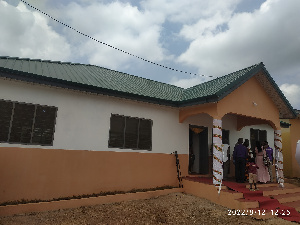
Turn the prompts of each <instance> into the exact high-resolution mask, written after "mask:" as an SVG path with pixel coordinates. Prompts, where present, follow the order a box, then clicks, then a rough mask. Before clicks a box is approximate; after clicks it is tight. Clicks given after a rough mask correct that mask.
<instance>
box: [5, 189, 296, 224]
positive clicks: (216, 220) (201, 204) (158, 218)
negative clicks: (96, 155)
mask: <svg viewBox="0 0 300 225" xmlns="http://www.w3.org/2000/svg"><path fill="white" fill-rule="evenodd" d="M0 224H5V225H11V224H24V225H26V224H30V225H35V224H38V225H40V224H51V225H52V224H73V225H76V224H80V225H82V224H198V225H200V224H205V225H207V224H214V225H216V224H222V225H225V224H244V225H247V224H249V225H250V224H251V225H252V224H266V225H271V224H276V225H277V224H278V225H288V224H295V223H293V222H288V221H285V220H283V219H280V218H272V219H267V220H256V219H254V218H252V217H249V216H232V215H228V209H227V208H225V207H223V206H220V205H216V204H214V203H212V202H210V201H208V200H206V199H202V198H199V197H195V196H192V195H188V194H183V193H173V194H169V195H166V196H160V197H156V198H152V199H147V200H134V201H125V202H120V203H112V204H104V205H96V206H89V207H80V208H76V209H65V210H57V211H49V212H39V213H29V214H21V215H14V216H6V217H0Z"/></svg>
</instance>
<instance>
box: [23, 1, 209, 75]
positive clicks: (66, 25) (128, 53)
mask: <svg viewBox="0 0 300 225" xmlns="http://www.w3.org/2000/svg"><path fill="white" fill-rule="evenodd" d="M20 1H21V2H23V3H24V4H26V5H28V6H29V7H31V8H33V9H35V10H37V11H39V12H40V13H42V14H44V15H45V16H48V17H49V18H50V19H52V20H54V21H56V22H57V23H60V24H62V25H64V26H65V27H68V28H69V29H72V30H74V31H75V32H77V33H79V34H81V35H83V36H85V37H87V38H89V39H91V40H93V41H96V42H98V43H100V44H103V45H106V46H108V47H110V48H113V49H115V50H117V51H120V52H123V53H125V54H127V55H130V56H133V57H136V58H138V59H140V60H143V61H145V62H147V63H151V64H154V65H156V66H160V67H163V68H166V69H169V70H172V71H176V72H180V73H185V74H191V75H195V76H203V77H213V76H207V75H199V74H196V73H194V74H193V73H190V72H186V71H182V70H178V69H174V68H171V67H167V66H164V65H162V64H159V63H156V62H152V61H150V60H147V59H144V58H142V57H140V56H137V55H134V54H131V53H130V52H127V51H124V50H122V49H119V48H116V47H114V46H112V45H109V44H107V43H105V42H103V41H99V40H97V39H95V38H93V37H91V36H89V35H87V34H84V33H82V32H81V31H79V30H77V29H75V28H73V27H71V26H69V25H68V24H65V23H63V22H61V21H59V20H57V19H55V18H54V17H52V16H51V15H49V14H47V13H45V12H43V11H42V10H40V9H38V8H36V7H34V6H33V5H31V4H29V3H28V2H26V1H24V0H20Z"/></svg>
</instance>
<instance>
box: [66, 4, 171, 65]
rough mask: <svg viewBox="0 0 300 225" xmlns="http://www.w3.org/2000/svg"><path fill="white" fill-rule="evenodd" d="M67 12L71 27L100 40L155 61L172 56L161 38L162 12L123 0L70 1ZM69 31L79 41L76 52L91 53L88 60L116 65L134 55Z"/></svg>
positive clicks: (94, 62)
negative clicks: (107, 0) (106, 1)
mask: <svg viewBox="0 0 300 225" xmlns="http://www.w3.org/2000/svg"><path fill="white" fill-rule="evenodd" d="M65 12H66V15H67V20H68V21H69V23H70V25H71V26H72V27H74V28H75V29H77V30H79V31H81V32H83V33H85V34H87V35H89V36H92V37H93V38H95V39H97V40H99V41H101V42H104V43H106V44H109V45H112V46H114V47H116V48H119V49H122V50H124V51H126V52H129V53H131V54H133V55H136V56H139V57H143V58H146V59H148V60H153V61H156V62H158V61H161V60H163V59H165V58H168V57H171V56H168V55H167V54H166V53H165V49H164V48H163V47H162V46H161V44H160V42H159V38H160V32H161V26H160V25H161V23H163V18H162V17H161V16H160V15H156V14H155V13H149V12H141V11H139V10H138V8H137V7H134V6H132V5H130V4H128V3H121V2H111V3H109V4H102V3H96V2H92V3H91V4H88V5H84V6H82V5H79V4H77V3H71V4H70V5H68V6H67V7H66V9H65ZM66 32H68V33H69V34H68V35H69V38H70V40H71V41H74V42H75V43H74V44H76V49H75V48H74V50H75V52H76V53H77V54H79V55H81V56H84V57H88V58H89V63H92V64H98V65H99V64H100V65H102V66H107V67H109V68H114V69H117V67H119V66H120V65H122V64H126V63H128V62H129V61H130V60H132V59H133V57H132V56H130V57H129V56H128V55H127V54H124V53H122V52H120V51H117V50H114V49H112V48H110V47H107V46H105V45H102V44H100V43H97V42H95V41H92V40H90V39H88V38H83V37H82V38H81V39H80V40H78V34H76V35H74V36H75V37H72V35H73V33H72V32H71V33H70V32H69V31H66ZM76 42H77V43H76Z"/></svg>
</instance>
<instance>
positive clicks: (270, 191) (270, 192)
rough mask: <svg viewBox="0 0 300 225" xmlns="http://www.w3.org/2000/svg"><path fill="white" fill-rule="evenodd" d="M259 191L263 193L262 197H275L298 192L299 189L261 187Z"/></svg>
mask: <svg viewBox="0 0 300 225" xmlns="http://www.w3.org/2000/svg"><path fill="white" fill-rule="evenodd" d="M260 190H261V191H263V195H264V196H275V195H281V194H290V193H297V192H300V187H284V188H280V187H262V188H260Z"/></svg>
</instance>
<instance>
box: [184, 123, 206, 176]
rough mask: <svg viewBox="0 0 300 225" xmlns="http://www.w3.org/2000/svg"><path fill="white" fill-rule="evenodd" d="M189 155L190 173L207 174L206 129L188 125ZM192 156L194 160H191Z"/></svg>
mask: <svg viewBox="0 0 300 225" xmlns="http://www.w3.org/2000/svg"><path fill="white" fill-rule="evenodd" d="M189 130H190V132H189V139H190V143H189V146H190V155H189V159H190V160H189V170H190V172H191V173H196V174H208V172H209V158H208V150H209V149H208V128H207V127H201V126H193V125H190V129H189ZM193 155H194V160H193V158H192V157H193Z"/></svg>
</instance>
